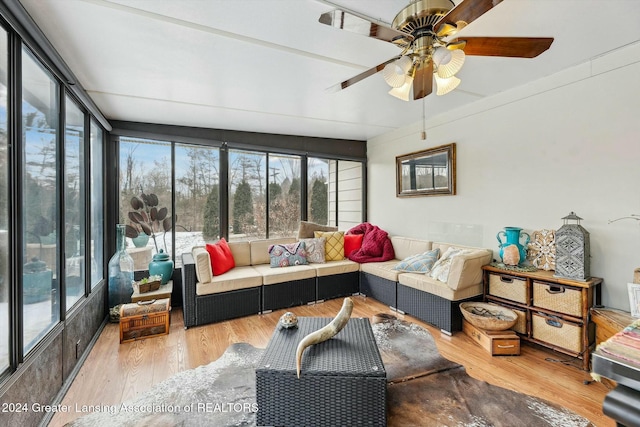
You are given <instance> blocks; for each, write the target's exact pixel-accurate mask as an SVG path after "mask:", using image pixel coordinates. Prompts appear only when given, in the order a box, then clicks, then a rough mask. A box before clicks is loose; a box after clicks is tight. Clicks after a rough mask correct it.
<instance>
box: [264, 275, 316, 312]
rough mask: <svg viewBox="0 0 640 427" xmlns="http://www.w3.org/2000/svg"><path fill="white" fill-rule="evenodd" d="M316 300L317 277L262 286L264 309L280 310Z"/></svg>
mask: <svg viewBox="0 0 640 427" xmlns="http://www.w3.org/2000/svg"><path fill="white" fill-rule="evenodd" d="M315 300H316V278H315V277H311V278H309V279H302V280H291V281H289V282H283V283H276V284H274V285H264V286H263V287H262V310H263V311H270V310H278V309H280V308H289V307H295V306H298V305H304V304H308V303H310V302H315Z"/></svg>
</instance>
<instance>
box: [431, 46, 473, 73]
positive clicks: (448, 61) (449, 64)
mask: <svg viewBox="0 0 640 427" xmlns="http://www.w3.org/2000/svg"><path fill="white" fill-rule="evenodd" d="M441 52H442V53H441ZM465 58H466V55H465V53H464V51H463V50H460V49H456V50H449V49H447V48H446V47H439V48H438V49H436V51H435V52H434V54H433V63H434V65H435V67H436V70H437V73H438V77H441V78H443V79H446V78H449V77H453V76H454V75H455V74H456V73H457V72H458V71H460V69H462V66H463V65H464V60H465ZM438 59H440V61H438Z"/></svg>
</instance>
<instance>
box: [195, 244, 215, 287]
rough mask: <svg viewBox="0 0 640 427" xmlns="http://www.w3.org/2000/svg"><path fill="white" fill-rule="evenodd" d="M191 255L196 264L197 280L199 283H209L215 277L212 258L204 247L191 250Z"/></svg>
mask: <svg viewBox="0 0 640 427" xmlns="http://www.w3.org/2000/svg"><path fill="white" fill-rule="evenodd" d="M191 255H193V261H194V262H195V264H196V278H197V279H198V282H202V283H207V282H210V281H211V277H213V275H212V273H211V258H210V257H209V252H207V250H206V249H205V247H204V246H194V247H193V248H191Z"/></svg>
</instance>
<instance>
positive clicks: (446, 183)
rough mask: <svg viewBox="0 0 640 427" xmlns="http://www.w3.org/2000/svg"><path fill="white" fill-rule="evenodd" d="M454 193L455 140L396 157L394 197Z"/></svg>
mask: <svg viewBox="0 0 640 427" xmlns="http://www.w3.org/2000/svg"><path fill="white" fill-rule="evenodd" d="M455 194H456V143H455V142H452V143H451V144H446V145H440V146H438V147H433V148H429V149H427V150H422V151H416V152H414V153H409V154H404V155H402V156H397V157H396V197H416V196H443V195H455Z"/></svg>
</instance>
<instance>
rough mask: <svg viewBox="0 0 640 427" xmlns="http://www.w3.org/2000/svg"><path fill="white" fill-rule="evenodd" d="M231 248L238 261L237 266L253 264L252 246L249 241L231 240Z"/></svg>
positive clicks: (234, 257)
mask: <svg viewBox="0 0 640 427" xmlns="http://www.w3.org/2000/svg"><path fill="white" fill-rule="evenodd" d="M229 249H231V253H232V254H233V259H234V260H235V261H236V267H246V266H247V265H251V246H250V245H249V242H229Z"/></svg>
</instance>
